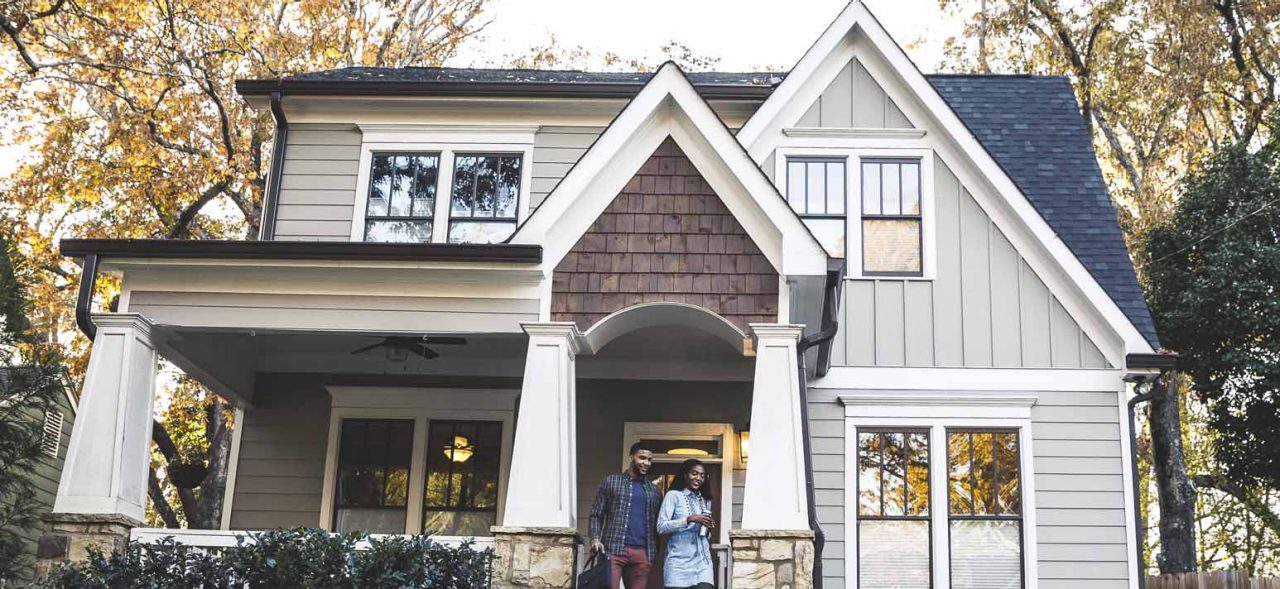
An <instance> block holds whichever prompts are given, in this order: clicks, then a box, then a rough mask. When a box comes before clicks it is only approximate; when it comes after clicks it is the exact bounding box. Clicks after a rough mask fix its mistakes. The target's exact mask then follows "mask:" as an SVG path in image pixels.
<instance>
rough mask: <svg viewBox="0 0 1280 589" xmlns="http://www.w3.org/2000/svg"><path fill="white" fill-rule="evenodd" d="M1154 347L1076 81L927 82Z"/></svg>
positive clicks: (516, 74)
mask: <svg viewBox="0 0 1280 589" xmlns="http://www.w3.org/2000/svg"><path fill="white" fill-rule="evenodd" d="M686 75H688V77H689V80H690V81H691V82H692V83H693V84H694V85H695V86H712V85H724V86H775V85H777V84H778V83H779V82H781V80H782V78H783V77H784V76H785V75H786V74H785V73H767V72H693V73H688V74H686ZM651 76H652V73H645V72H580V71H553V70H520V69H470V68H437V67H410V68H372V67H355V68H342V69H336V70H326V71H321V72H313V73H308V74H301V75H298V76H295V77H293V78H291V79H293V80H327V81H352V82H370V81H388V82H459V83H462V82H508V83H512V84H520V83H534V84H536V83H581V84H635V85H636V86H637V89H638V87H639V86H640V85H642V84H644V83H645V82H647V81H648V79H649V78H650V77H651ZM926 78H927V79H928V80H929V82H930V83H931V84H932V85H933V87H934V88H935V89H936V90H937V91H938V93H939V94H940V95H942V98H943V100H945V101H946V102H947V104H949V105H950V106H951V108H952V110H954V111H955V113H956V115H957V116H959V117H960V120H961V121H962V122H964V124H965V126H967V127H968V128H969V131H970V132H971V133H973V135H974V137H976V138H977V140H978V142H979V143H981V144H982V146H983V147H984V148H986V150H987V152H988V153H990V154H991V156H992V158H994V159H995V160H996V163H998V164H999V165H1000V167H1001V168H1003V169H1004V171H1005V173H1006V174H1008V175H1009V178H1010V179H1012V180H1013V182H1014V183H1015V184H1016V185H1017V186H1018V188H1019V189H1020V190H1021V191H1022V193H1023V194H1025V195H1026V196H1027V198H1028V199H1030V201H1031V204H1032V205H1033V206H1034V207H1035V209H1036V210H1037V211H1038V212H1039V213H1040V215H1041V216H1042V217H1043V218H1044V219H1045V221H1046V222H1048V223H1049V226H1050V227H1051V228H1052V229H1053V230H1054V231H1055V232H1056V233H1057V234H1058V236H1059V237H1061V238H1062V241H1063V243H1065V244H1066V245H1067V247H1068V248H1070V250H1071V252H1072V253H1074V254H1075V255H1076V257H1077V258H1079V260H1080V262H1081V263H1082V264H1084V266H1085V268H1087V269H1088V270H1089V273H1090V274H1092V275H1093V277H1094V279H1095V280H1097V281H1098V283H1099V284H1100V285H1101V286H1102V289H1103V290H1104V291H1106V293H1107V294H1108V295H1110V296H1111V299H1112V300H1113V301H1115V302H1116V304H1117V305H1118V306H1119V307H1120V309H1121V310H1122V311H1123V312H1124V314H1125V316H1126V317H1128V318H1129V320H1130V321H1131V322H1133V324H1134V325H1135V326H1136V327H1137V328H1138V331H1139V332H1140V333H1141V334H1142V336H1143V337H1145V338H1146V339H1147V341H1148V342H1149V343H1150V344H1151V346H1152V347H1153V348H1158V347H1159V339H1158V337H1157V335H1156V330H1155V325H1154V323H1153V322H1152V320H1151V313H1150V311H1149V310H1148V309H1147V303H1146V300H1145V299H1144V298H1143V294H1142V288H1141V287H1140V286H1139V285H1138V278H1137V275H1136V274H1135V272H1134V270H1133V262H1132V260H1130V258H1129V252H1128V250H1127V249H1126V247H1125V243H1124V236H1123V235H1122V234H1121V232H1120V226H1119V224H1118V222H1117V220H1116V211H1115V207H1114V206H1113V205H1112V203H1111V197H1110V195H1109V194H1108V192H1107V185H1106V183H1105V181H1104V180H1103V178H1102V171H1101V169H1100V168H1099V167H1098V160H1097V157H1096V155H1095V154H1094V151H1093V143H1092V141H1091V139H1090V137H1089V135H1088V133H1087V132H1086V131H1085V128H1084V120H1083V119H1082V118H1081V115H1080V108H1079V105H1078V104H1077V103H1076V99H1075V93H1074V92H1073V90H1072V88H1071V84H1070V82H1069V81H1068V80H1067V79H1066V78H1064V77H1060V76H1029V75H963V74H961V75H953V74H935V75H929V76H926Z"/></svg>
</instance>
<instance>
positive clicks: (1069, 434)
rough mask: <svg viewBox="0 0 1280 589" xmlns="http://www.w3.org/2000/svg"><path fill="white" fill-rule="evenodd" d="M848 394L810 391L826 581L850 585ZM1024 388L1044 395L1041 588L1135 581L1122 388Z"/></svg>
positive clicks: (1036, 423) (1038, 423)
mask: <svg viewBox="0 0 1280 589" xmlns="http://www.w3.org/2000/svg"><path fill="white" fill-rule="evenodd" d="M898 392H900V391H894V393H898ZM849 393H850V391H844V390H838V389H821V388H811V389H809V415H810V420H811V421H810V431H811V441H812V443H813V468H814V484H815V487H816V489H815V495H816V505H817V507H816V512H817V516H818V521H819V523H820V524H821V525H822V529H823V531H824V532H825V533H826V537H827V544H826V548H825V549H824V550H823V556H822V567H823V570H822V575H823V580H824V581H823V582H824V585H823V586H824V587H825V588H826V589H843V588H844V587H845V586H846V585H845V577H846V575H845V565H846V563H845V541H846V539H847V538H852V537H853V534H854V530H853V529H852V528H851V527H849V526H847V525H846V524H851V522H846V521H845V502H844V498H845V469H846V465H849V466H848V467H849V468H852V465H851V464H849V461H848V460H847V458H846V456H845V455H844V448H845V435H846V433H847V432H848V429H849V426H848V425H847V424H846V421H845V415H844V407H843V406H842V405H841V404H840V402H839V401H838V397H839V396H840V395H844V394H849ZM858 393H859V394H875V393H876V392H875V391H858ZM995 394H998V393H995ZM1019 394H1020V395H1030V396H1035V397H1036V398H1037V402H1036V404H1035V406H1034V407H1033V408H1032V410H1031V422H1032V425H1031V432H1032V448H1033V456H1032V461H1033V464H1034V468H1035V472H1034V474H1033V475H1032V476H1034V477H1035V508H1036V546H1037V553H1038V554H1037V566H1038V569H1039V583H1038V587H1039V588H1040V589H1068V588H1075V587H1080V586H1082V585H1084V584H1087V586H1089V587H1091V588H1095V589H1123V588H1127V587H1128V573H1127V571H1128V564H1127V563H1128V557H1129V552H1128V547H1127V544H1126V538H1127V536H1126V534H1127V528H1126V523H1127V522H1126V519H1125V491H1124V468H1125V467H1124V460H1123V458H1122V456H1121V442H1120V418H1121V415H1120V409H1119V402H1118V399H1117V393H1116V392H1106V391H1098V392H1091V391H1080V392H1059V391H1055V392H1038V393H1036V392H1032V393H1019ZM932 454H933V457H932V468H943V467H945V463H942V462H939V460H940V459H944V457H945V454H940V453H938V452H937V451H934V452H933V453H932ZM935 533H936V531H935ZM943 533H945V531H944V532H943ZM849 589H853V588H852V587H850V588H849Z"/></svg>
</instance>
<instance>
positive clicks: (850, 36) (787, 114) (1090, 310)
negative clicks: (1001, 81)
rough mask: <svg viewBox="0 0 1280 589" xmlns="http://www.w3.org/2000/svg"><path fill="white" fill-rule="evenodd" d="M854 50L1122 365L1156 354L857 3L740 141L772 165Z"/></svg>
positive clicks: (842, 15)
mask: <svg viewBox="0 0 1280 589" xmlns="http://www.w3.org/2000/svg"><path fill="white" fill-rule="evenodd" d="M855 56H856V57H858V58H859V60H860V61H861V62H862V63H863V65H864V66H865V67H866V69H867V72H868V73H869V74H871V76H872V78H873V79H875V80H876V82H877V83H878V84H880V86H881V87H882V88H883V89H884V91H885V93H886V94H887V95H888V96H889V98H890V99H892V100H893V101H894V103H895V104H897V105H898V106H899V108H900V109H901V110H902V111H903V114H904V115H905V116H906V117H907V119H908V120H909V121H910V122H911V123H912V125H913V126H915V127H916V128H919V129H926V130H928V131H929V132H928V135H927V137H928V139H929V142H930V144H931V145H933V147H934V149H935V150H936V152H937V154H938V156H939V157H940V158H942V160H943V161H944V162H945V163H946V164H947V165H948V167H950V168H951V169H952V171H953V172H954V173H955V174H956V176H957V178H959V179H960V181H961V183H962V184H963V185H965V186H966V187H968V188H969V189H970V191H971V192H972V193H973V195H974V198H975V199H976V200H977V201H978V204H979V205H980V206H981V207H982V208H983V210H984V211H985V212H986V213H987V215H988V216H989V217H990V218H991V220H992V222H993V223H994V224H995V225H996V227H997V228H999V229H1000V230H1001V232H1003V233H1004V234H1005V236H1006V237H1008V238H1009V240H1010V242H1011V243H1012V244H1013V245H1014V247H1015V249H1017V251H1018V252H1019V253H1020V254H1021V255H1022V256H1023V258H1024V259H1025V260H1026V261H1027V263H1028V265H1030V266H1031V268H1032V269H1033V270H1034V271H1035V272H1036V274H1037V275H1038V276H1039V277H1040V278H1041V280H1043V281H1044V282H1045V284H1046V285H1047V286H1048V287H1049V289H1050V291H1051V292H1053V293H1054V294H1055V295H1057V296H1058V298H1059V300H1060V301H1061V302H1062V303H1063V305H1064V307H1066V309H1067V310H1068V312H1069V313H1070V314H1071V316H1072V318H1073V319H1074V320H1075V321H1076V322H1077V323H1078V324H1079V325H1080V326H1081V328H1082V329H1083V330H1084V331H1085V333H1086V334H1088V335H1089V337H1090V338H1091V339H1092V340H1093V341H1094V342H1095V343H1096V344H1097V345H1098V346H1099V349H1100V350H1102V352H1103V354H1104V356H1105V357H1106V358H1107V360H1108V361H1109V362H1110V363H1111V364H1112V365H1113V366H1122V365H1123V364H1124V357H1125V355H1126V354H1127V353H1149V352H1151V351H1152V349H1151V346H1150V344H1149V343H1148V342H1147V341H1146V339H1145V338H1144V337H1142V335H1141V334H1140V333H1139V332H1138V330H1137V328H1136V327H1135V326H1134V325H1133V323H1132V322H1131V321H1129V319H1128V317H1127V316H1125V315H1124V313H1123V312H1122V311H1121V310H1120V307H1119V306H1118V305H1116V303H1115V302H1114V301H1113V300H1112V299H1111V298H1110V296H1109V295H1107V293H1106V292H1105V291H1104V290H1103V289H1102V287H1101V285H1099V284H1098V282H1097V281H1096V280H1094V278H1093V276H1092V275H1091V274H1089V272H1088V270H1087V269H1086V268H1085V267H1084V265H1083V264H1082V263H1081V262H1080V261H1079V259H1077V258H1076V257H1075V255H1074V254H1073V253H1072V252H1071V251H1070V250H1069V249H1068V248H1067V246H1066V244H1064V243H1063V242H1062V241H1061V240H1060V239H1059V238H1058V237H1057V235H1056V233H1054V231H1053V230H1052V228H1051V227H1049V225H1048V223H1047V222H1046V221H1045V220H1044V219H1043V218H1042V217H1041V216H1040V215H1039V213H1038V212H1037V211H1036V210H1035V208H1034V207H1033V206H1032V205H1031V202H1030V201H1029V200H1028V199H1027V198H1026V197H1025V195H1023V194H1022V193H1021V191H1020V190H1019V189H1018V188H1017V186H1016V185H1015V184H1014V183H1013V181H1012V180H1011V179H1010V178H1009V177H1008V175H1007V174H1005V173H1004V171H1003V169H1002V168H1000V166H999V165H998V164H997V163H996V162H995V160H994V159H993V158H992V157H991V155H990V154H989V153H987V151H986V149H985V148H983V147H982V145H981V144H980V143H979V142H978V140H977V139H976V138H975V137H974V136H973V135H972V133H970V132H969V131H968V129H967V128H966V127H965V126H964V124H963V122H961V121H960V119H959V117H958V116H956V114H955V113H954V112H953V111H952V110H951V108H950V107H949V106H948V105H947V104H946V102H945V101H944V100H943V99H942V97H941V96H940V95H939V94H938V93H937V91H936V90H934V89H933V87H932V86H931V85H930V84H929V82H928V80H926V79H925V77H924V75H923V74H921V73H920V71H919V70H918V69H917V68H916V67H915V65H914V64H913V63H911V61H910V59H908V58H907V56H906V54H905V53H904V52H903V51H902V49H901V47H899V46H898V45H897V44H896V43H895V42H894V41H893V39H892V38H890V37H889V35H888V33H887V32H885V30H884V29H883V27H881V26H880V24H879V23H878V22H877V21H876V19H875V17H874V16H873V15H872V14H871V12H870V11H869V10H867V8H866V6H864V5H863V4H862V3H861V2H859V1H857V0H854V1H853V2H851V3H850V4H849V5H848V6H847V7H846V8H845V9H844V11H842V12H841V13H840V15H839V16H838V17H837V18H836V19H835V20H834V21H833V22H832V23H831V25H830V26H829V27H828V28H827V29H826V31H825V32H823V34H822V36H820V37H819V39H818V41H817V42H815V43H814V44H813V46H812V47H810V49H809V50H808V51H807V52H806V53H805V55H804V57H802V58H801V59H800V61H799V63H797V64H796V66H795V67H794V68H792V70H791V74H790V75H788V76H787V77H786V79H785V80H783V82H782V84H781V85H779V86H778V88H777V89H776V90H775V91H774V92H773V93H772V94H771V95H770V96H769V98H768V99H766V100H765V102H764V103H763V104H762V105H761V106H760V108H759V109H758V110H757V111H756V113H755V114H754V115H752V117H751V119H749V120H748V121H747V123H746V124H745V125H744V126H743V128H742V129H741V130H740V131H739V133H738V139H739V140H740V141H741V142H742V144H743V145H745V146H746V147H747V149H748V151H749V152H750V153H751V156H752V158H753V159H755V160H756V161H757V162H763V161H764V160H765V158H766V157H768V156H769V154H770V152H771V151H772V150H773V149H774V147H775V146H777V145H779V144H780V143H781V140H782V138H783V136H784V133H783V130H784V129H785V128H789V127H792V126H794V125H795V123H796V122H797V121H798V120H799V119H800V117H801V116H802V115H803V114H804V111H805V110H806V109H807V108H808V106H809V104H811V103H812V102H813V100H815V99H816V98H817V97H818V96H819V95H820V94H821V93H822V91H823V90H824V89H825V88H826V87H827V85H828V84H829V83H830V81H831V80H832V79H834V78H835V76H836V75H837V74H838V73H839V71H840V70H841V69H842V68H843V67H844V65H845V64H846V63H847V62H848V61H849V60H850V59H853V58H854V57H855ZM810 140H813V139H810Z"/></svg>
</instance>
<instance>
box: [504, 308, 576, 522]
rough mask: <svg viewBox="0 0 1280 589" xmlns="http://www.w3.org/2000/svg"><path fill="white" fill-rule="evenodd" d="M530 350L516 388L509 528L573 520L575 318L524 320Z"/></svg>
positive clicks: (508, 508)
mask: <svg viewBox="0 0 1280 589" xmlns="http://www.w3.org/2000/svg"><path fill="white" fill-rule="evenodd" d="M521 326H522V327H523V328H524V331H525V333H527V334H529V352H528V356H527V358H526V360H525V365H524V383H523V386H522V388H521V391H520V413H519V415H518V416H517V420H518V421H517V423H516V435H515V442H514V446H515V447H514V448H513V449H512V452H511V475H510V476H509V477H508V481H509V482H508V484H507V508H506V511H505V512H504V513H505V515H504V516H503V526H505V527H508V528H513V527H518V528H573V527H576V526H577V525H578V524H577V509H578V497H577V495H578V491H577V484H578V472H577V468H578V457H577V433H576V431H577V425H576V423H575V422H574V420H575V419H576V415H577V411H576V409H575V407H576V398H575V397H576V394H575V389H576V386H575V382H576V380H577V378H576V374H575V372H576V371H575V368H574V365H575V362H574V355H575V354H577V353H578V337H579V333H578V328H577V326H576V325H574V324H573V323H560V322H547V323H523V324H521Z"/></svg>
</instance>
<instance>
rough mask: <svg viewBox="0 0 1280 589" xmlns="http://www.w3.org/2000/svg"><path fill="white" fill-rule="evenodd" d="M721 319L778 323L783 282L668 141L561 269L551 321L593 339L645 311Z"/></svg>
mask: <svg viewBox="0 0 1280 589" xmlns="http://www.w3.org/2000/svg"><path fill="white" fill-rule="evenodd" d="M651 302H677V303H687V304H691V305H696V306H699V307H702V308H705V309H707V310H710V311H712V312H715V313H718V314H719V315H721V316H722V317H724V318H725V319H727V320H728V321H729V322H731V323H733V324H734V325H735V326H737V327H738V329H741V330H742V331H743V332H749V328H748V324H749V323H770V322H774V321H777V316H778V273H777V271H776V270H774V268H773V266H772V265H771V264H770V263H769V260H768V258H766V257H765V256H764V254H762V253H761V252H760V249H759V248H758V247H756V244H755V242H753V241H752V240H751V238H750V237H749V236H748V235H747V232H746V231H745V230H744V229H743V228H742V225H741V224H739V223H738V221H737V220H736V219H735V218H734V217H733V215H732V214H731V213H730V212H729V209H728V208H727V207H725V205H724V203H723V202H721V201H720V198H719V197H718V196H716V193H715V192H714V191H713V190H712V189H711V187H710V186H708V185H707V182H706V180H705V179H703V177H702V175H701V174H699V173H698V171H697V169H695V168H694V166H693V164H692V163H691V162H690V161H689V159H688V158H687V157H685V155H684V153H683V152H682V151H680V148H679V147H678V146H677V145H676V143H675V142H674V141H672V140H671V139H670V138H668V139H667V140H666V141H665V142H663V143H662V145H660V146H659V147H658V149H657V151H655V152H654V154H653V156H651V157H650V158H649V159H648V161H646V162H645V164H644V165H643V166H641V168H640V170H639V171H638V172H636V174H635V176H634V177H632V179H631V180H630V181H629V182H628V183H627V185H626V187H624V188H623V189H622V192H621V193H620V194H619V195H618V196H617V197H615V198H614V200H613V201H612V202H611V203H610V204H609V206H608V207H607V208H606V209H605V211H604V212H603V213H601V215H600V217H599V218H597V219H596V220H595V222H594V223H592V225H591V227H590V228H589V229H588V230H587V232H586V233H585V234H583V235H582V237H581V238H580V239H579V240H578V242H577V243H576V244H575V245H574V246H573V248H572V249H571V250H570V251H569V253H568V255H566V256H565V257H564V259H562V260H561V261H560V263H559V264H558V265H557V266H556V270H555V275H554V278H553V280H552V296H551V318H552V320H553V321H572V322H575V323H577V325H578V328H579V329H582V330H584V331H585V330H586V329H588V328H590V327H591V326H592V325H594V324H595V323H596V322H598V321H600V320H601V319H603V318H605V317H606V316H608V315H609V314H610V313H613V312H615V311H619V310H622V309H624V308H626V307H630V306H632V305H635V304H639V303H651Z"/></svg>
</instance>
